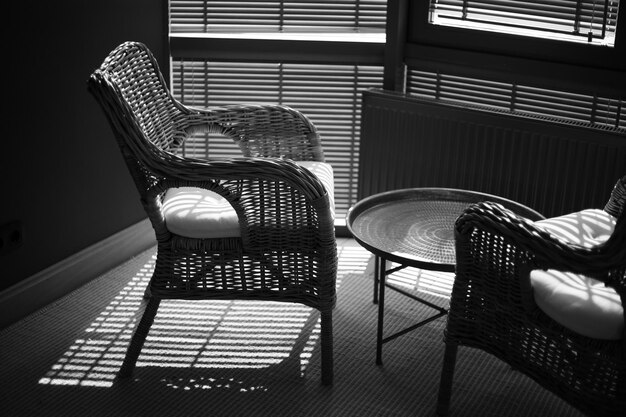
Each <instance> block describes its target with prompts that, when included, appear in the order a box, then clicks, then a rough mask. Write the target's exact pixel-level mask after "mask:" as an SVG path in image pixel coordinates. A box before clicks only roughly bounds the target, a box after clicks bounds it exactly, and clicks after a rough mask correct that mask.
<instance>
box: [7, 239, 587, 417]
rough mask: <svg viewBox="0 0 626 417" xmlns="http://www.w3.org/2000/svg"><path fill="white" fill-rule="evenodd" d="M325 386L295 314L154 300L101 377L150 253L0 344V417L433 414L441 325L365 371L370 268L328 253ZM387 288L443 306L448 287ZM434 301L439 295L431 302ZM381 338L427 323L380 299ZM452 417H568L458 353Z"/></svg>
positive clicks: (393, 346)
mask: <svg viewBox="0 0 626 417" xmlns="http://www.w3.org/2000/svg"><path fill="white" fill-rule="evenodd" d="M339 254H340V266H339V276H338V280H337V281H338V301H337V307H336V309H335V311H334V321H333V325H334V362H335V367H334V371H335V380H334V384H333V386H332V387H324V386H322V385H321V384H320V372H319V371H320V366H319V365H320V358H319V349H318V347H319V346H318V343H317V342H318V338H319V323H318V319H319V315H318V313H317V312H316V311H315V310H312V309H310V308H308V307H302V306H299V305H295V304H284V303H263V302H244V301H212V302H208V301H194V302H187V301H164V302H162V304H161V308H160V310H159V313H158V314H157V317H156V319H155V323H154V325H153V327H152V329H151V332H150V335H149V337H148V340H147V341H146V344H145V346H144V349H143V350H142V354H141V356H140V358H139V361H138V365H137V368H136V370H135V373H134V375H133V378H132V379H129V380H125V381H119V380H116V379H114V377H115V373H116V372H117V370H118V369H119V366H120V365H121V360H122V358H123V356H124V353H125V348H126V346H127V345H128V342H129V340H130V335H131V334H132V330H133V328H134V325H135V324H136V320H138V319H139V318H140V315H141V311H142V308H143V306H145V304H144V302H143V301H142V295H143V290H144V288H145V286H146V285H147V282H148V280H149V278H150V274H151V268H153V266H154V249H151V250H148V251H146V252H144V253H142V254H140V255H139V256H137V257H134V258H133V259H131V260H129V261H128V262H126V263H125V264H123V265H120V266H119V267H117V268H115V269H113V270H111V271H109V272H108V273H106V274H104V275H103V276H101V277H99V278H97V279H95V280H93V281H91V282H90V283H89V284H87V285H85V286H83V287H81V288H80V289H78V290H76V291H74V292H72V293H71V294H68V295H67V296H65V297H64V298H62V299H60V300H58V301H56V302H54V303H52V304H50V305H48V306H46V307H45V308H43V309H41V310H40V311H38V312H36V313H34V314H32V315H30V316H28V317H26V318H25V319H23V320H21V321H20V322H18V323H16V324H14V325H12V326H10V327H8V328H6V329H4V330H2V331H1V332H0V366H1V369H2V378H1V379H0V392H1V393H2V399H0V410H2V414H3V415H4V416H434V415H435V407H436V402H437V390H438V383H439V376H440V372H441V363H442V355H443V342H442V338H443V334H442V332H443V329H444V327H445V318H442V319H438V320H435V321H433V322H430V323H428V324H427V325H425V326H423V327H421V328H419V329H417V330H415V331H413V332H411V333H408V334H406V335H404V336H401V337H399V338H397V339H395V340H393V341H390V342H389V343H387V344H385V345H384V349H383V362H384V363H383V365H382V366H377V365H375V351H376V342H375V340H376V317H377V306H376V305H374V304H373V303H372V290H373V287H372V263H373V262H372V260H371V257H370V256H369V254H368V253H367V252H366V251H364V250H363V249H362V248H360V247H358V245H356V244H344V245H342V246H341V247H340V251H339ZM394 277H395V278H394V279H396V280H397V283H399V284H400V285H404V286H405V287H407V288H410V289H411V290H412V291H418V292H419V293H420V296H422V297H425V298H427V299H428V300H429V301H432V302H434V303H436V304H440V305H442V306H445V304H446V298H445V293H446V291H449V289H450V285H451V284H450V282H449V281H448V282H447V283H446V282H445V279H443V280H439V279H438V278H437V277H436V276H432V275H428V274H426V273H419V272H418V273H415V271H406V270H405V271H403V272H402V273H398V274H396V275H395V276H394ZM442 295H443V296H442ZM386 300H387V302H386V306H387V310H386V315H385V323H386V326H385V332H386V333H388V332H394V331H397V330H400V329H402V328H404V327H407V326H408V325H411V324H413V323H414V322H415V321H418V320H419V318H420V317H422V316H425V315H427V314H430V313H429V312H428V311H426V309H425V307H423V306H421V305H419V304H416V303H415V302H414V301H412V300H410V299H408V298H406V297H403V296H402V295H400V294H397V293H394V292H392V291H387V299H386ZM450 415H451V416H512V417H514V416H544V415H545V416H562V417H566V416H571V417H574V416H580V415H581V414H580V413H579V412H578V411H576V410H574V409H573V408H571V407H570V406H568V405H567V404H566V403H564V402H563V401H561V400H560V399H558V398H557V397H556V396H554V395H553V394H551V393H548V392H546V391H545V390H543V389H542V388H541V387H539V386H538V385H537V384H536V383H534V382H533V381H531V380H530V379H528V378H526V377H525V376H523V375H521V374H519V373H517V372H515V371H513V370H512V369H510V368H509V367H508V366H507V365H506V364H504V363H502V362H501V361H499V360H497V359H495V358H493V357H491V356H490V355H488V354H485V353H483V352H480V351H476V350H473V349H469V348H463V347H461V348H460V349H459V355H458V360H457V368H456V373H455V382H454V386H453V395H452V403H451V413H450Z"/></svg>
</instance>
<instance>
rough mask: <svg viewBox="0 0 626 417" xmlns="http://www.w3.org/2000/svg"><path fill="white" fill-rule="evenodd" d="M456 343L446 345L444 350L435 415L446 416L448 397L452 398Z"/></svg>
mask: <svg viewBox="0 0 626 417" xmlns="http://www.w3.org/2000/svg"><path fill="white" fill-rule="evenodd" d="M457 350H458V345H457V344H456V343H446V350H445V352H444V354H443V369H442V370H441V382H440V384H439V398H438V401H437V415H438V416H447V415H448V411H449V408H450V397H451V396H452V380H453V377H454V366H455V364H456V352H457Z"/></svg>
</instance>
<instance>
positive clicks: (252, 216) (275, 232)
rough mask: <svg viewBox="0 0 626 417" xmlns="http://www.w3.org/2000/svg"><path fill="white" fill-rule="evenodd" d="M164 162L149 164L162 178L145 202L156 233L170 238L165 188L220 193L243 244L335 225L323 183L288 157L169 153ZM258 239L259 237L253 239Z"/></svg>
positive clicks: (329, 230)
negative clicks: (203, 157)
mask: <svg viewBox="0 0 626 417" xmlns="http://www.w3.org/2000/svg"><path fill="white" fill-rule="evenodd" d="M168 155H169V158H168V159H167V161H166V162H167V163H162V164H160V165H159V166H151V167H148V168H149V169H150V170H151V171H152V172H153V173H154V174H155V175H156V176H158V177H161V178H163V179H162V180H161V181H159V182H158V183H157V184H155V185H154V186H153V187H152V188H151V189H150V190H149V192H148V194H147V198H146V200H147V201H145V202H144V205H145V206H146V210H147V211H148V213H150V214H151V215H150V218H151V220H152V222H153V225H154V227H155V230H157V237H158V236H162V237H163V238H164V239H165V238H167V237H168V236H169V232H168V231H167V229H166V228H165V220H164V219H163V216H162V214H161V213H160V212H161V196H162V195H163V194H164V193H165V191H167V189H169V188H174V187H199V188H205V189H208V190H211V191H213V192H216V193H218V194H220V195H221V196H223V197H224V198H225V199H226V200H228V201H229V203H230V204H231V205H232V206H233V208H234V209H235V211H236V212H237V215H238V217H239V221H240V225H241V232H242V233H241V237H242V240H243V242H244V245H246V246H247V247H258V248H262V249H267V243H263V242H261V241H260V239H265V241H266V240H267V239H268V236H269V237H272V236H273V237H275V238H277V239H278V238H279V237H280V236H281V234H284V233H292V234H294V233H296V234H297V233H298V232H299V231H304V230H308V233H313V234H316V235H317V236H318V237H319V236H330V235H331V234H332V238H333V242H334V223H333V219H332V215H331V210H330V201H329V196H328V193H327V191H326V189H325V188H324V185H323V184H322V182H321V181H320V180H319V179H318V178H317V177H316V176H315V175H313V174H312V173H311V172H309V171H308V170H307V169H305V168H302V167H300V166H298V165H296V164H295V163H293V162H291V161H289V160H282V159H275V158H241V159H225V160H215V161H202V160H195V159H190V158H182V157H178V156H175V155H171V154H168ZM257 237H258V239H257Z"/></svg>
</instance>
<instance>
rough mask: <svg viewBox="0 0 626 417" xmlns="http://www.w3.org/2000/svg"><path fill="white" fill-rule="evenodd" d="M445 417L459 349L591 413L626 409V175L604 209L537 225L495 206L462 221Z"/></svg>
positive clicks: (442, 395)
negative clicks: (489, 357) (492, 360)
mask: <svg viewBox="0 0 626 417" xmlns="http://www.w3.org/2000/svg"><path fill="white" fill-rule="evenodd" d="M455 233H456V235H455V237H456V256H457V269H456V278H455V282H454V287H453V290H452V298H451V300H450V311H449V315H448V323H447V328H446V332H445V343H446V351H445V355H444V365H443V372H442V377H441V386H440V390H439V405H438V412H439V415H446V414H447V412H448V407H449V403H450V396H451V391H452V379H453V378H452V377H453V373H454V367H455V360H456V356H457V347H458V346H459V345H462V346H469V347H473V348H477V349H481V350H483V351H486V352H488V353H490V354H493V355H494V356H496V357H498V358H499V359H501V360H503V361H504V362H506V363H507V364H509V365H510V366H511V367H512V368H514V369H516V370H518V371H520V372H522V373H524V374H525V375H527V376H528V377H530V378H532V379H533V380H535V381H536V382H537V383H538V384H540V385H541V386H542V387H544V388H546V389H548V390H550V391H551V392H553V393H554V394H556V395H558V396H559V397H561V398H562V399H564V400H565V401H567V402H568V403H570V404H571V405H573V406H574V407H576V408H578V409H579V410H581V411H582V412H584V413H585V414H588V415H593V416H617V415H623V413H624V410H626V329H625V326H624V322H625V318H624V315H625V309H624V306H626V177H623V178H621V179H619V180H618V182H617V184H616V185H615V187H614V189H613V191H612V193H611V196H610V198H609V200H608V203H607V204H606V206H605V207H604V209H585V210H582V211H580V212H576V213H570V214H567V215H563V216H559V217H554V218H551V219H546V220H541V221H537V222H532V221H530V220H527V219H524V218H522V217H519V216H516V215H515V214H514V213H512V212H510V211H509V210H507V209H505V208H504V207H502V206H500V205H498V204H495V203H490V202H484V203H480V204H477V205H474V206H471V207H470V208H468V209H467V210H466V211H465V212H464V213H463V215H462V216H461V217H459V219H458V220H457V222H456V226H455Z"/></svg>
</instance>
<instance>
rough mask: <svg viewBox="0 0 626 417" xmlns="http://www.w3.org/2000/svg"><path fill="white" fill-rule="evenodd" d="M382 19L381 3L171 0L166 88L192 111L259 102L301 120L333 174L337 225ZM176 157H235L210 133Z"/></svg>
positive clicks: (377, 77) (377, 67) (349, 188)
mask: <svg viewBox="0 0 626 417" xmlns="http://www.w3.org/2000/svg"><path fill="white" fill-rule="evenodd" d="M385 21H386V0H363V1H358V0H353V1H347V2H336V1H317V2H310V1H308V2H305V1H224V2H214V1H209V0H186V1H185V0H170V48H171V55H172V91H173V93H174V95H175V96H176V97H177V98H178V99H179V100H181V101H182V102H183V103H186V104H189V105H193V106H219V105H227V104H236V103H261V102H264V103H276V104H282V105H287V106H290V107H293V108H295V109H298V110H300V111H302V112H303V113H304V114H306V115H307V116H308V117H309V118H310V119H311V120H312V121H313V123H314V124H315V125H316V126H317V128H318V130H319V132H320V135H321V137H322V143H323V146H324V151H325V154H326V160H327V162H329V163H330V164H331V165H332V166H333V169H334V171H335V204H336V217H337V219H338V220H339V223H341V221H343V219H344V217H345V214H346V213H347V210H348V208H349V207H350V206H351V205H352V204H354V203H355V202H356V188H357V178H358V172H357V169H356V168H357V165H358V164H357V162H358V152H359V145H358V144H359V141H358V138H359V127H360V105H361V92H362V91H363V90H365V89H368V88H380V87H381V86H382V82H383V59H384V43H385ZM207 143H211V145H210V148H209V147H207V145H206V144H207ZM184 152H185V154H186V155H189V156H194V157H213V158H216V157H217V158H219V157H231V156H240V154H238V151H237V149H236V148H235V147H234V146H233V144H232V143H231V141H230V140H228V139H224V138H219V137H217V136H213V137H211V141H210V142H207V141H206V140H205V138H204V137H201V138H196V139H195V140H194V139H193V138H192V140H190V141H188V142H187V144H186V145H185V149H184Z"/></svg>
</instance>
